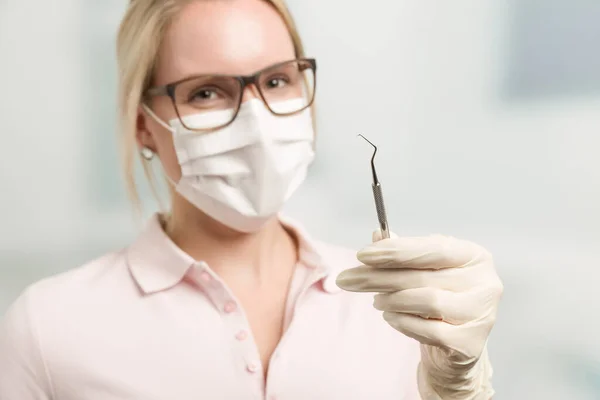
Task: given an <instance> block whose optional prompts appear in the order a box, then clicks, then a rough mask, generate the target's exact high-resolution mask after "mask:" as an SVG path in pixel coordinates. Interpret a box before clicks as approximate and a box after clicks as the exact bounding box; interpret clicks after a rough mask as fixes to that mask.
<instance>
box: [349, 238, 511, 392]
mask: <svg viewBox="0 0 600 400" xmlns="http://www.w3.org/2000/svg"><path fill="white" fill-rule="evenodd" d="M380 237H381V236H380V233H379V231H377V232H375V233H374V235H373V241H374V243H373V244H372V245H370V246H368V247H366V248H364V249H363V250H361V251H360V252H358V255H357V257H358V260H359V261H360V262H362V263H363V264H365V265H363V266H360V267H357V268H353V269H349V270H346V271H344V272H342V273H341V274H340V275H339V276H338V279H337V284H338V286H339V287H340V288H342V289H344V290H347V291H351V292H375V293H379V294H377V295H376V296H375V302H374V307H375V308H377V309H378V310H381V311H383V318H384V319H385V320H386V321H387V322H388V323H389V324H390V325H391V326H392V327H393V328H395V329H397V330H398V331H400V332H402V333H403V334H405V335H406V336H409V337H411V338H413V339H416V340H418V341H419V342H420V343H421V362H420V364H419V369H418V384H419V391H420V394H421V397H422V399H423V400H439V399H443V400H450V399H451V400H454V399H456V400H458V399H460V400H467V399H468V400H475V399H477V400H480V399H481V400H489V399H491V398H492V396H493V394H494V390H493V389H492V386H491V376H492V368H491V365H490V362H489V360H488V356H487V349H486V343H487V339H488V335H489V333H490V331H491V330H492V327H493V325H494V322H495V320H496V310H497V307H498V302H499V300H500V297H501V295H502V291H503V286H502V282H501V281H500V279H499V277H498V275H497V274H496V271H495V269H494V264H493V261H492V256H491V255H490V253H488V252H487V251H486V250H485V249H484V248H482V247H480V246H478V245H476V244H474V243H471V242H467V241H463V240H458V239H455V238H452V237H447V236H441V235H434V236H429V237H417V238H399V237H397V236H396V235H393V234H392V238H390V239H384V240H379V239H380Z"/></svg>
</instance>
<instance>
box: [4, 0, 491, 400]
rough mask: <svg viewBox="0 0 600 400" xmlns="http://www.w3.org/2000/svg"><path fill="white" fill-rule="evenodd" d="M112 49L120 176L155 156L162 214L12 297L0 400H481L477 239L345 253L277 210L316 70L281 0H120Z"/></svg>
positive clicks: (301, 172)
mask: <svg viewBox="0 0 600 400" xmlns="http://www.w3.org/2000/svg"><path fill="white" fill-rule="evenodd" d="M118 59H119V67H120V68H119V72H120V89H121V90H120V100H121V105H122V108H121V111H122V119H123V138H124V149H125V151H126V157H127V174H128V175H127V176H128V181H129V184H130V187H131V188H133V187H134V183H133V179H132V167H131V165H132V160H133V155H134V153H138V152H139V153H140V154H141V156H142V158H143V159H144V162H145V163H146V164H149V163H150V162H158V163H160V164H161V165H162V168H163V170H164V173H165V175H166V177H167V179H168V180H169V181H170V182H171V183H172V189H173V190H172V203H171V207H170V212H169V213H165V214H157V215H156V216H155V217H154V218H153V219H152V220H151V221H150V222H149V224H148V226H147V227H146V229H145V230H144V231H143V232H142V233H141V235H140V236H139V238H138V239H137V240H136V241H135V242H134V243H133V244H131V245H130V246H129V247H127V248H126V249H124V250H122V251H119V252H115V253H113V254H108V255H106V256H104V257H102V258H100V259H98V260H95V261H92V262H91V263H89V264H87V265H85V266H83V267H81V268H79V269H76V270H73V271H70V272H67V273H64V274H61V275H59V276H55V277H52V278H49V279H46V280H44V281H41V282H38V283H36V284H34V285H32V286H30V287H29V288H28V289H27V290H26V291H25V293H23V294H22V295H21V296H20V298H19V299H18V300H17V301H16V302H15V303H14V304H13V305H12V307H11V308H10V310H9V311H8V312H7V314H6V316H5V319H4V322H3V324H2V330H1V336H0V398H1V399H2V400H33V399H55V400H74V399H86V400H96V399H98V400H99V399H102V400H113V399H114V400H117V399H118V400H124V399H144V400H152V399H156V400H158V399H161V400H162V399H169V400H175V399H176V400H184V399H235V400H241V399H284V400H288V399H298V400H308V399H311V400H312V399H390V400H391V399H394V400H398V399H419V398H422V399H489V398H491V396H492V394H493V389H492V387H491V383H490V378H491V365H490V362H489V359H488V356H487V350H486V342H487V337H488V334H489V332H490V330H491V329H492V325H493V323H494V320H495V315H496V309H497V303H498V300H499V298H500V295H501V292H502V284H501V282H500V280H499V279H498V277H497V275H496V273H495V271H494V267H493V264H492V260H491V257H490V255H489V254H488V253H487V252H486V251H485V250H484V249H482V248H481V247H479V246H477V245H475V244H472V243H469V242H464V241H460V240H457V239H453V238H449V237H443V236H431V237H424V238H398V237H393V238H391V239H385V240H377V239H379V237H378V236H377V233H376V235H375V237H374V239H375V240H374V243H373V244H372V245H371V246H369V247H367V248H365V249H363V250H362V251H361V252H359V253H358V259H359V261H360V262H358V261H357V260H356V255H355V253H353V252H350V251H347V250H344V249H338V248H334V247H332V246H328V245H324V244H321V243H318V242H315V241H314V240H313V239H311V238H310V237H309V236H308V235H307V234H306V233H305V232H304V231H303V230H302V229H301V228H299V227H298V225H297V224H296V223H294V222H292V221H288V220H286V219H284V218H283V217H281V216H279V214H278V212H279V211H280V209H281V208H282V205H283V204H284V202H285V201H286V200H287V199H288V198H289V197H290V196H291V194H292V193H293V192H294V191H295V189H296V188H297V187H298V186H299V185H300V184H301V182H302V181H303V179H304V177H305V175H306V170H307V168H308V166H309V164H310V163H311V161H312V159H313V140H314V130H313V123H312V119H311V114H312V104H313V99H314V87H315V71H316V62H315V61H314V60H312V59H309V58H306V57H305V55H304V53H303V49H302V43H301V41H300V38H299V36H298V33H297V31H296V29H295V27H294V24H293V22H292V19H291V17H290V15H289V12H288V10H287V9H286V7H285V5H284V4H283V0H269V1H267V0H232V1H189V0H188V1H181V0H179V1H177V0H171V1H168V0H164V1H158V0H134V1H132V2H131V4H130V5H129V9H128V11H127V14H126V16H125V18H124V20H123V22H122V25H121V28H120V32H119V37H118ZM152 160H154V161H152ZM361 263H363V264H364V265H362V266H359V267H356V266H357V265H360V264H361ZM352 267H355V268H352ZM342 271H344V272H342ZM336 279H337V285H336ZM338 286H339V287H338ZM340 288H341V289H345V290H341V289H340ZM352 292H373V293H376V294H377V295H376V297H375V303H374V304H372V300H371V299H370V296H366V297H365V295H361V294H356V293H352ZM373 306H374V307H373ZM380 311H384V313H383V319H381V315H380V314H381V313H380ZM386 322H387V323H386ZM390 326H391V327H390ZM392 328H394V329H392ZM415 339H416V340H415ZM419 342H420V343H419Z"/></svg>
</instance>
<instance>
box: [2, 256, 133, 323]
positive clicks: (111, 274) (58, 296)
mask: <svg viewBox="0 0 600 400" xmlns="http://www.w3.org/2000/svg"><path fill="white" fill-rule="evenodd" d="M124 260H125V257H124V252H123V251H119V252H112V253H107V254H105V255H103V256H100V257H98V258H96V259H93V260H91V261H89V262H87V263H85V264H83V265H81V266H80V267H77V268H74V269H71V270H68V271H65V272H61V273H59V274H55V275H52V276H49V277H46V278H43V279H41V280H39V281H37V282H34V283H32V284H30V285H29V286H27V287H26V288H25V289H24V290H23V291H22V292H21V294H20V295H19V296H18V297H17V299H16V300H14V301H13V303H12V304H11V305H10V306H9V307H8V309H7V311H6V313H5V315H4V318H3V321H2V325H3V326H4V327H6V326H7V325H10V324H11V322H14V323H17V324H23V323H27V324H33V323H35V324H50V325H52V324H55V323H60V322H61V321H62V320H63V319H65V318H69V317H71V315H69V311H73V310H74V309H76V308H81V307H84V306H85V304H86V303H87V302H88V301H89V299H90V297H92V296H93V295H94V292H95V291H98V289H100V291H102V288H103V287H105V288H106V289H107V290H108V289H109V286H111V285H113V284H114V281H115V278H117V279H118V278H119V277H123V276H125V274H126V273H127V268H126V263H125V262H124Z"/></svg>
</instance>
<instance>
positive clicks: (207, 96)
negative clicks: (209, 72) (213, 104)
mask: <svg viewBox="0 0 600 400" xmlns="http://www.w3.org/2000/svg"><path fill="white" fill-rule="evenodd" d="M216 97H217V92H215V91H214V90H212V89H201V90H198V91H196V92H194V93H192V95H191V96H190V100H214V99H215V98H216Z"/></svg>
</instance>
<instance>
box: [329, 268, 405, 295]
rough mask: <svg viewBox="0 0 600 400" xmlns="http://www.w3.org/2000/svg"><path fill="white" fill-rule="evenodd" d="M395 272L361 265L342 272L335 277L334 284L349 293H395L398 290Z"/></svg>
mask: <svg viewBox="0 0 600 400" xmlns="http://www.w3.org/2000/svg"><path fill="white" fill-rule="evenodd" d="M395 272H396V271H394V270H384V269H375V268H372V267H369V266H367V265H362V266H360V267H356V268H351V269H347V270H345V271H342V272H341V273H340V274H339V275H338V277H337V280H336V284H337V285H338V287H339V288H340V289H343V290H346V291H349V292H377V293H386V292H395V291H397V290H398V288H397V284H396V281H397V279H396V277H395V276H394V274H395Z"/></svg>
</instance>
